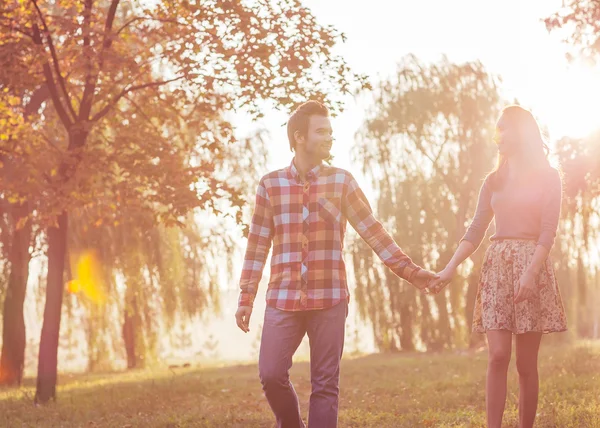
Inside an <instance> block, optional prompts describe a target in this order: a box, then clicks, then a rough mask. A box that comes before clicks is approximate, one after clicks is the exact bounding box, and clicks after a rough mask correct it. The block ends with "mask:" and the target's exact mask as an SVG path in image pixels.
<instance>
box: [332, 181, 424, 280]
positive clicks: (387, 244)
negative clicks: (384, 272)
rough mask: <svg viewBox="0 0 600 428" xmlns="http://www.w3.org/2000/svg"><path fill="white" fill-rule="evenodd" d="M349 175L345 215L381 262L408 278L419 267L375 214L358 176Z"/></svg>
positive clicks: (345, 197) (402, 276) (343, 207)
mask: <svg viewBox="0 0 600 428" xmlns="http://www.w3.org/2000/svg"><path fill="white" fill-rule="evenodd" d="M348 175H349V177H350V178H349V183H348V187H347V189H346V192H345V195H344V197H343V202H342V209H343V211H344V215H345V216H346V218H347V219H348V221H349V222H350V224H351V225H352V227H353V228H354V229H355V230H356V231H357V232H358V234H359V235H360V236H361V238H362V239H364V241H365V242H366V243H367V244H368V245H369V246H370V247H371V248H372V249H373V251H374V252H375V253H376V254H377V256H378V257H379V258H380V259H381V261H382V262H383V263H384V264H385V265H386V266H387V267H388V268H389V269H390V270H391V271H392V272H394V273H395V274H396V275H397V276H399V277H400V278H403V279H406V280H409V279H410V278H411V276H412V275H413V274H414V273H416V272H417V271H419V270H420V267H419V266H417V265H415V264H414V263H413V262H412V260H411V259H410V257H408V256H407V255H406V254H405V253H404V252H403V251H402V250H401V249H400V247H399V246H398V245H397V244H396V242H394V239H393V238H392V237H391V236H390V235H389V233H388V232H387V231H386V230H385V229H384V228H383V225H382V224H381V223H380V222H379V221H377V219H376V218H375V217H374V216H373V210H372V209H371V206H370V205H369V202H368V200H367V198H366V196H365V194H364V193H363V191H362V190H361V189H360V187H359V185H358V183H357V181H356V179H355V178H354V177H353V176H352V175H351V174H348Z"/></svg>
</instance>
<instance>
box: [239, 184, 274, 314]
mask: <svg viewBox="0 0 600 428" xmlns="http://www.w3.org/2000/svg"><path fill="white" fill-rule="evenodd" d="M273 230H274V226H273V213H272V209H271V202H270V200H269V195H268V193H267V189H266V187H265V184H264V180H261V181H260V183H259V185H258V189H257V191H256V203H255V207H254V214H253V215H252V223H251V224H250V232H249V234H248V244H247V246H246V254H245V256H244V264H243V266H242V276H241V279H240V296H239V301H238V305H239V306H252V305H253V304H254V299H255V297H256V292H257V290H258V284H259V282H260V279H261V278H262V274H263V269H264V266H265V262H266V259H267V256H268V255H269V250H270V248H271V241H272V239H273Z"/></svg>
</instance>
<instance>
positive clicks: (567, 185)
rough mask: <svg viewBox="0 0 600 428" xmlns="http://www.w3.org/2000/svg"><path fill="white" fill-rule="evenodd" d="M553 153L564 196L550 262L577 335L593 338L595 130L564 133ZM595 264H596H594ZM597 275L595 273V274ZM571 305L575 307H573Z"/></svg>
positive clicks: (597, 189) (598, 150)
mask: <svg viewBox="0 0 600 428" xmlns="http://www.w3.org/2000/svg"><path fill="white" fill-rule="evenodd" d="M556 155H557V158H558V161H559V164H560V166H561V169H562V172H563V174H564V178H563V182H564V186H563V187H564V197H563V205H562V216H561V217H562V218H561V223H560V227H559V239H558V240H557V241H558V242H557V245H555V247H556V251H557V252H558V254H557V255H558V257H556V258H555V260H560V261H561V262H560V263H557V264H556V269H557V273H558V274H559V275H560V283H561V284H574V285H575V286H574V287H573V286H565V287H563V292H564V293H565V301H566V302H567V305H566V308H567V314H568V317H569V320H570V322H571V323H572V324H573V325H574V328H573V330H574V331H575V332H576V335H577V336H578V337H585V338H594V337H595V336H597V334H598V333H597V332H596V333H594V330H596V331H597V327H596V328H595V327H594V326H595V325H597V324H598V323H599V322H600V316H599V314H598V313H596V305H595V302H596V301H597V298H598V297H600V290H596V289H595V286H594V278H593V275H592V272H593V270H594V267H593V266H594V263H595V262H594V254H596V253H597V251H598V249H597V245H598V242H599V241H600V228H598V219H600V173H599V171H600V132H595V133H592V134H591V135H589V136H588V137H586V138H569V137H564V138H561V139H560V140H558V141H557V143H556ZM596 269H597V268H596ZM596 275H598V273H596ZM573 308H577V310H576V311H574V310H573Z"/></svg>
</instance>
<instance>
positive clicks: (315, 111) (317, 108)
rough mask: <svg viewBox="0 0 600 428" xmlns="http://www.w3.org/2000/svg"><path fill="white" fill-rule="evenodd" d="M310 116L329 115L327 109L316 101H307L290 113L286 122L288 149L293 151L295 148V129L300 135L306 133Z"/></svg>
mask: <svg viewBox="0 0 600 428" xmlns="http://www.w3.org/2000/svg"><path fill="white" fill-rule="evenodd" d="M311 116H325V117H329V110H328V109H327V107H325V106H324V105H323V104H321V103H320V102H318V101H307V102H305V103H304V104H302V105H300V106H299V107H298V108H297V109H296V110H295V111H294V113H292V115H291V116H290V120H288V124H287V134H288V140H289V141H290V150H292V151H294V150H295V149H296V138H294V133H295V132H296V131H299V132H300V134H301V135H306V134H307V133H308V123H309V121H310V117H311Z"/></svg>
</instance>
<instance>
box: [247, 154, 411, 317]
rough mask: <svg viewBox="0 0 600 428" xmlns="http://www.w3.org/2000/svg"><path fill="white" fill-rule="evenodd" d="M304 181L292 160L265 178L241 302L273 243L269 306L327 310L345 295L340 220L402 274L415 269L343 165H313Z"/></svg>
mask: <svg viewBox="0 0 600 428" xmlns="http://www.w3.org/2000/svg"><path fill="white" fill-rule="evenodd" d="M306 178H307V180H306V182H304V183H302V182H301V178H300V176H299V174H298V170H297V169H296V167H295V165H294V162H293V161H292V164H291V165H290V166H289V167H287V168H284V169H281V170H277V171H274V172H271V173H269V174H267V175H266V176H264V177H263V178H262V179H261V180H260V183H259V185H258V189H257V192H256V205H255V210H254V215H253V217H252V224H251V225H250V233H249V236H248V246H247V248H246V255H245V258H244V265H243V268H242V276H241V280H240V288H241V293H240V298H239V305H240V306H252V304H253V302H254V298H255V296H256V291H257V288H258V283H259V282H260V279H261V277H262V272H263V268H264V265H265V261H266V259H267V255H268V253H269V249H270V247H271V243H272V244H273V255H272V257H271V277H270V281H269V288H268V290H267V305H268V306H270V307H274V308H277V309H282V310H287V311H302V310H313V309H326V308H330V307H332V306H334V305H336V304H338V303H339V302H341V301H342V300H348V299H349V297H350V294H349V292H348V286H347V282H346V266H345V264H344V260H343V257H342V250H343V244H344V234H345V231H346V220H348V221H349V222H350V224H351V225H352V226H353V227H354V229H356V231H357V232H358V233H359V234H360V236H361V237H362V238H363V239H364V240H365V241H366V242H367V244H369V246H370V247H371V248H372V249H373V250H374V251H375V253H376V254H377V255H378V256H379V258H380V259H381V260H382V261H383V263H384V264H385V265H386V266H387V267H388V268H390V269H391V270H392V271H393V272H394V273H395V274H396V275H398V276H399V277H401V278H404V279H409V278H411V277H412V276H413V275H414V274H416V272H418V270H419V269H420V268H419V267H418V266H416V265H415V264H414V263H412V261H411V260H410V258H409V257H408V256H407V255H406V254H404V252H402V250H401V249H400V248H399V247H398V245H396V243H395V242H394V240H393V239H392V237H391V236H390V235H389V234H388V233H387V232H386V231H385V229H384V228H383V226H382V225H381V223H379V222H378V221H377V220H376V219H375V217H374V216H373V211H372V210H371V207H370V205H369V202H368V201H367V198H366V197H365V195H364V193H363V192H362V190H361V189H360V187H359V186H358V183H357V182H356V180H355V179H354V177H353V176H352V174H350V173H349V172H347V171H344V170H342V169H339V168H334V167H330V166H326V165H319V166H317V167H315V168H314V169H313V170H311V171H309V173H308V174H307V177H306Z"/></svg>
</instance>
